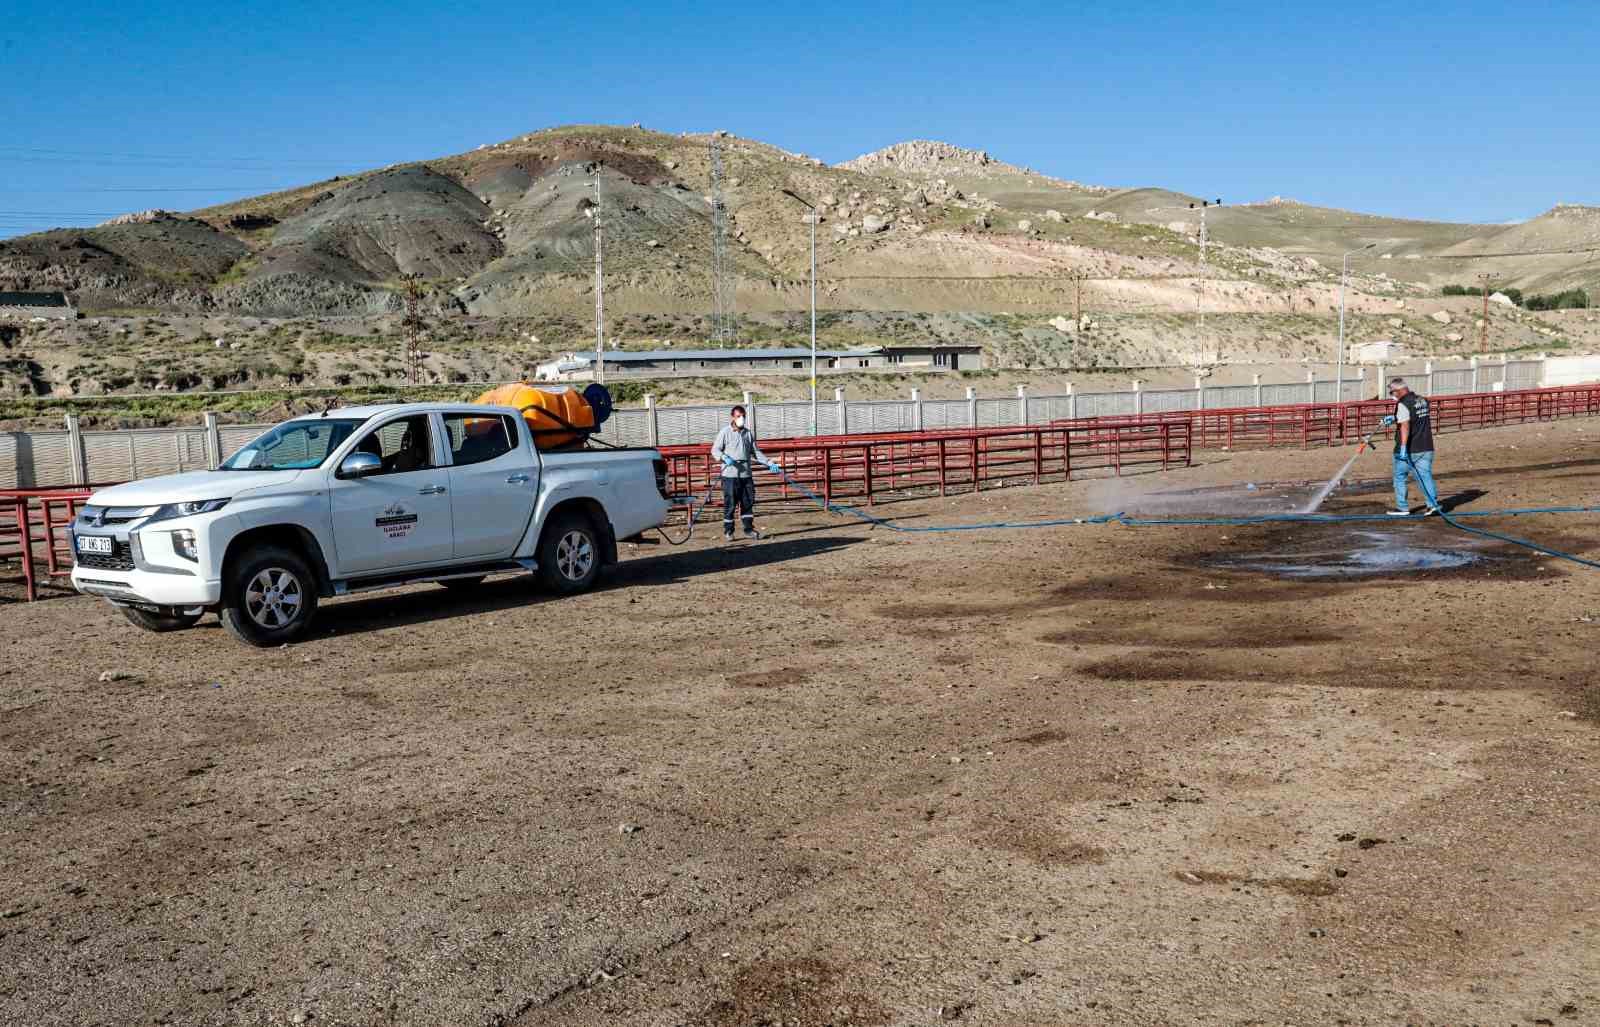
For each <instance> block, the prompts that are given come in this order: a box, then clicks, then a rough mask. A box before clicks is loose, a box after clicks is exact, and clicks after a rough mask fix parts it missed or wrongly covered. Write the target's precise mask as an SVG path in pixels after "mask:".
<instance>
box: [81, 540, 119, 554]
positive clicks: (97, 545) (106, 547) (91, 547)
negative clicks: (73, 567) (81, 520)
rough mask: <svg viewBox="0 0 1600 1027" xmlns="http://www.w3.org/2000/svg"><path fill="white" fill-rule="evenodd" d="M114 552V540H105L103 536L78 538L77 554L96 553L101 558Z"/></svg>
mask: <svg viewBox="0 0 1600 1027" xmlns="http://www.w3.org/2000/svg"><path fill="white" fill-rule="evenodd" d="M115 551H116V542H115V540H114V539H111V538H107V537H106V536H104V535H79V536H78V552H80V553H98V554H100V555H101V556H110V555H111V554H112V553H113V552H115Z"/></svg>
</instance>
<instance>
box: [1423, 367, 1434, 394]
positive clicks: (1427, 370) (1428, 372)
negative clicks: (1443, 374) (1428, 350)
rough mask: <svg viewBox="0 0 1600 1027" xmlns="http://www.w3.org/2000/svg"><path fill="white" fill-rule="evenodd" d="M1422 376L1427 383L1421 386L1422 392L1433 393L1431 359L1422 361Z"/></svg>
mask: <svg viewBox="0 0 1600 1027" xmlns="http://www.w3.org/2000/svg"><path fill="white" fill-rule="evenodd" d="M1422 376H1423V377H1424V378H1426V379H1428V384H1426V385H1424V386H1423V387H1422V394H1423V395H1424V396H1431V395H1433V361H1431V360H1427V361H1424V362H1423V364H1422Z"/></svg>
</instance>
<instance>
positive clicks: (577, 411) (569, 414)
mask: <svg viewBox="0 0 1600 1027" xmlns="http://www.w3.org/2000/svg"><path fill="white" fill-rule="evenodd" d="M477 402H479V403H484V404H488V405H491V406H502V407H515V408H516V409H517V410H519V411H521V412H522V418H523V420H525V421H527V422H528V431H529V432H531V433H532V435H533V444H534V445H536V446H538V447H539V448H540V449H562V448H565V447H568V446H576V445H581V444H582V443H584V442H587V441H588V439H589V436H591V435H593V434H594V433H595V432H597V431H599V430H600V426H601V425H602V424H604V423H605V422H606V418H608V417H610V416H611V393H610V392H607V391H606V387H605V386H604V385H601V384H600V383H599V382H593V383H591V384H590V385H588V386H587V387H586V388H585V389H584V390H583V391H582V392H578V391H577V390H576V389H573V388H570V387H568V386H566V385H549V386H544V387H541V388H535V387H534V386H532V385H529V384H528V383H527V382H512V383H511V384H509V385H502V386H500V387H498V388H494V389H490V390H489V391H488V392H485V393H484V394H483V395H481V396H479V397H478V399H477ZM469 430H470V429H469Z"/></svg>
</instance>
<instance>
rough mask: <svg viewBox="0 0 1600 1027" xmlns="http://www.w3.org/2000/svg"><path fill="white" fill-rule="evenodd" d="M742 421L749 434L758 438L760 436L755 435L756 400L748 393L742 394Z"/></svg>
mask: <svg viewBox="0 0 1600 1027" xmlns="http://www.w3.org/2000/svg"><path fill="white" fill-rule="evenodd" d="M744 421H745V426H746V427H748V428H749V429H750V434H751V435H755V436H756V438H760V437H761V436H759V435H756V398H755V397H754V396H752V395H750V393H748V392H746V393H745V394H744Z"/></svg>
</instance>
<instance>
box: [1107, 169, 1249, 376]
mask: <svg viewBox="0 0 1600 1027" xmlns="http://www.w3.org/2000/svg"><path fill="white" fill-rule="evenodd" d="M1220 206H1222V198H1221V197H1220V196H1219V197H1217V198H1216V199H1215V200H1201V201H1200V205H1199V207H1198V208H1197V207H1196V206H1195V205H1194V204H1193V203H1190V204H1189V205H1188V206H1187V207H1151V208H1149V211H1148V212H1149V213H1151V214H1158V213H1161V212H1163V211H1172V210H1177V211H1185V212H1192V211H1194V210H1199V211H1200V277H1199V278H1198V279H1197V280H1196V281H1195V285H1194V312H1195V314H1196V318H1197V320H1198V322H1199V325H1198V327H1197V328H1196V330H1195V361H1196V363H1197V364H1201V363H1204V362H1205V359H1206V354H1205V344H1206V342H1205V339H1206V310H1205V306H1204V305H1203V304H1202V303H1201V296H1202V294H1203V292H1204V289H1205V277H1206V243H1207V241H1208V240H1209V236H1208V235H1207V234H1206V211H1207V210H1208V209H1210V208H1211V207H1220ZM1079 324H1082V322H1081V321H1080V322H1079ZM1221 364H1222V337H1221V336H1218V337H1217V353H1216V360H1215V361H1214V362H1213V366H1220V365H1221Z"/></svg>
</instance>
